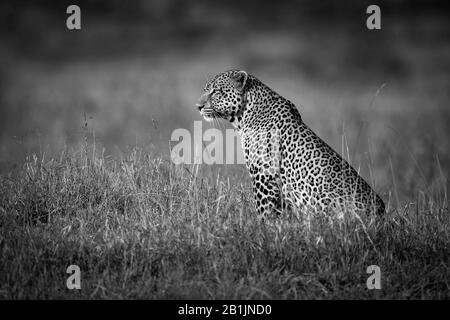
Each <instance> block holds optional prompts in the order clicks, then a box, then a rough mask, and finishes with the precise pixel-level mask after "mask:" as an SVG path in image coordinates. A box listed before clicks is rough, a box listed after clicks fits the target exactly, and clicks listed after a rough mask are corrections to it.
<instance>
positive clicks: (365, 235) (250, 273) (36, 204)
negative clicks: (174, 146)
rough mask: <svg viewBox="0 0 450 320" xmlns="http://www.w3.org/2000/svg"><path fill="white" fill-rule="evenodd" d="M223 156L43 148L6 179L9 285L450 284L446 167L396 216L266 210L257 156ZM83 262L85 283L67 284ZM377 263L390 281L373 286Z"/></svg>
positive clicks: (43, 291) (301, 293)
mask: <svg viewBox="0 0 450 320" xmlns="http://www.w3.org/2000/svg"><path fill="white" fill-rule="evenodd" d="M221 169H223V168H220V167H216V168H213V167H209V166H198V165H194V166H175V165H173V164H171V162H170V161H169V160H167V159H164V158H162V157H159V156H156V155H152V154H151V153H149V152H148V151H145V150H142V149H132V150H130V151H129V153H127V155H126V156H125V157H123V158H122V159H120V160H113V159H108V158H105V157H103V156H99V155H98V154H96V153H95V152H94V150H93V148H92V147H91V148H89V147H87V145H85V147H84V148H82V149H81V150H79V151H78V152H75V151H69V150H67V151H65V152H64V153H62V154H61V155H60V157H57V158H55V159H45V157H42V156H41V157H39V156H32V157H29V158H28V160H27V161H26V163H25V165H24V168H23V170H19V171H18V172H16V174H10V175H4V176H2V177H1V180H0V188H1V190H0V210H1V214H0V219H1V220H0V255H1V257H2V259H1V261H0V297H1V298H14V299H16V298H20V299H28V298H70V299H72V298H107V299H129V298H136V299H140V298H145V299H187V298H189V299H344V298H349V299H353V298H363V299H385V298H396V299H430V298H438V299H443V298H447V299H448V298H450V283H449V279H450V268H449V257H450V255H449V247H450V218H449V213H448V198H447V191H446V185H445V183H444V181H445V180H443V181H442V182H443V184H441V185H439V187H438V188H435V190H434V193H433V194H423V196H422V197H419V198H418V199H414V201H413V202H411V203H406V204H405V205H404V206H402V207H397V208H391V209H390V210H389V212H388V213H387V215H386V218H385V219H383V220H375V219H372V218H370V217H368V218H367V219H357V218H356V217H355V216H353V215H352V214H351V213H347V214H346V215H345V216H344V219H340V220H338V219H334V218H329V217H328V218H327V217H324V216H320V215H319V216H317V217H314V218H312V219H311V217H309V218H308V217H302V216H296V215H295V214H290V215H285V216H283V217H282V218H280V219H267V220H265V221H261V220H260V219H258V218H257V216H256V213H255V211H254V209H253V206H252V203H251V201H252V199H251V197H252V196H251V193H250V192H249V190H250V188H249V185H248V181H247V179H246V177H245V175H243V174H242V170H243V168H241V167H237V168H233V169H229V170H228V172H226V173H224V172H223V171H221ZM243 177H244V178H243ZM71 264H76V265H78V266H79V267H80V268H81V290H68V289H67V288H66V279H67V277H68V276H69V275H68V274H66V268H67V267H68V266H69V265H71ZM369 265H378V266H379V267H380V268H381V283H382V289H381V290H368V289H367V287H366V280H367V278H368V277H369V274H367V273H366V268H367V267H368V266H369Z"/></svg>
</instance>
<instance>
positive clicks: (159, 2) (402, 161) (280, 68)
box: [0, 0, 450, 198]
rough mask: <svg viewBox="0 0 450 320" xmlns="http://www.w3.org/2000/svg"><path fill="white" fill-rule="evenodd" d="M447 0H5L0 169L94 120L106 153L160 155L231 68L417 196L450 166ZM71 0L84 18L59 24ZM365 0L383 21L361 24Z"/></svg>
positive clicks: (82, 132) (367, 170) (355, 159)
mask: <svg viewBox="0 0 450 320" xmlns="http://www.w3.org/2000/svg"><path fill="white" fill-rule="evenodd" d="M447 2H448V1H402V0H390V1H377V2H376V3H372V2H369V1H331V0H326V1H312V0H302V1H300V0H298V1H273V2H269V1H267V2H262V1H255V0H250V1H237V0H230V1H222V2H216V1H208V0H147V1H144V0H128V1H125V0H108V1H106V0H90V1H70V2H69V1H2V2H1V3H0V39H1V41H0V59H1V63H0V172H1V173H8V172H12V171H13V170H14V168H20V166H21V164H22V163H23V161H24V159H25V156H26V155H29V154H30V153H41V154H42V153H43V152H45V154H46V155H47V156H52V155H58V154H60V153H61V152H62V150H64V149H65V148H70V147H75V148H76V147H77V146H79V145H80V144H81V143H83V141H84V139H85V137H86V136H87V137H88V138H89V139H91V140H92V137H93V135H94V134H95V141H96V145H97V148H98V150H101V149H102V148H104V152H105V154H107V155H110V156H111V157H120V155H121V154H122V153H123V152H127V150H128V149H129V148H130V147H131V146H136V145H137V146H142V147H145V148H149V149H151V150H152V151H153V152H155V153H156V154H158V153H161V154H164V155H168V154H169V152H170V149H169V140H170V135H171V133H172V131H173V130H174V129H176V128H186V129H189V130H192V128H193V123H194V120H201V118H200V116H199V114H198V112H197V110H195V108H194V107H193V105H194V103H195V101H196V99H197V98H198V96H199V95H200V94H201V92H202V90H203V86H204V84H205V82H206V81H207V79H208V78H211V77H212V76H214V75H215V74H217V73H219V72H221V71H225V70H227V69H232V68H240V69H244V70H246V71H248V72H249V73H250V74H253V75H255V76H257V77H258V78H259V79H260V80H262V81H263V82H264V83H266V84H267V85H269V86H270V87H271V88H273V89H275V90H276V91H277V92H278V93H280V94H281V95H282V96H284V97H285V98H287V99H289V100H291V101H292V102H294V103H295V104H296V106H297V108H298V109H299V110H300V113H301V115H302V117H303V120H304V121H305V123H306V124H308V125H309V126H310V127H311V128H312V129H313V130H314V131H315V132H316V133H318V134H319V135H320V136H321V137H322V138H323V139H324V140H325V141H327V142H328V143H329V144H330V145H331V146H332V147H334V148H335V149H336V150H337V151H339V152H340V153H343V154H345V156H346V157H348V158H349V159H350V162H351V163H352V164H353V165H354V166H355V167H357V168H360V170H361V172H362V173H363V175H364V176H365V177H367V178H368V180H371V181H374V180H375V181H374V182H375V183H376V185H377V187H376V189H377V190H379V191H380V192H381V193H383V194H387V193H389V192H392V190H395V191H394V192H396V193H397V194H396V196H397V197H399V198H403V197H411V196H417V194H418V193H420V192H427V191H429V190H430V189H431V190H432V189H433V188H434V186H435V185H436V183H442V179H444V178H445V179H446V178H447V174H448V170H449V166H450V164H449V160H450V159H449V156H450V153H449V150H448V141H449V139H450V126H449V121H450V109H449V92H450V90H449V83H450V82H449V80H450V79H449V78H450V60H449V57H450V22H449V19H448V16H449V14H448V13H449V11H448V5H447ZM70 4H77V5H78V6H80V8H81V30H75V31H71V30H68V29H67V28H66V19H67V17H68V16H69V15H68V14H66V8H67V7H68V6H69V5H70ZM370 4H377V5H379V6H380V8H381V26H382V29H381V30H373V31H372V30H368V29H367V28H366V19H367V17H368V14H366V8H367V7H368V5H370ZM209 127H211V124H209V123H206V122H204V123H203V128H204V130H205V129H207V128H209ZM227 127H229V126H228V125H226V124H224V128H227ZM221 129H223V128H222V127H221ZM87 133H89V134H87ZM445 179H444V180H445ZM445 183H446V182H445Z"/></svg>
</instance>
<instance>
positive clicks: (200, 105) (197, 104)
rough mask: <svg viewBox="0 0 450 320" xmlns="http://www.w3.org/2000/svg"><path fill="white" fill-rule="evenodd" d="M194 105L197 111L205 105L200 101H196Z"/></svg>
mask: <svg viewBox="0 0 450 320" xmlns="http://www.w3.org/2000/svg"><path fill="white" fill-rule="evenodd" d="M195 106H196V107H197V109H198V111H202V109H203V108H204V107H205V105H204V104H201V103H196V104H195Z"/></svg>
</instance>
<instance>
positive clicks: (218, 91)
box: [211, 89, 222, 97]
mask: <svg viewBox="0 0 450 320" xmlns="http://www.w3.org/2000/svg"><path fill="white" fill-rule="evenodd" d="M221 94H222V90H220V89H214V90H213V91H212V92H211V96H213V97H219V96H220V95H221Z"/></svg>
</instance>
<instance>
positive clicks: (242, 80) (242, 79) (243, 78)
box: [233, 70, 248, 91]
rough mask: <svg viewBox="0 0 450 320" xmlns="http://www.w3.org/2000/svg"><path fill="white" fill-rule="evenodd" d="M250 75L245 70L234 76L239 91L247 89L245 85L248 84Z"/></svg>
mask: <svg viewBox="0 0 450 320" xmlns="http://www.w3.org/2000/svg"><path fill="white" fill-rule="evenodd" d="M247 78H248V74H247V72H245V71H244V70H241V71H238V72H237V73H236V74H235V75H234V76H233V79H234V81H235V82H236V88H237V89H239V90H241V91H242V90H243V89H244V87H245V84H246V83H247Z"/></svg>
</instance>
